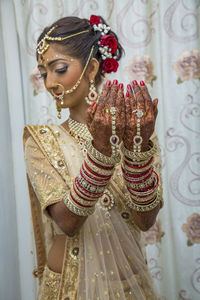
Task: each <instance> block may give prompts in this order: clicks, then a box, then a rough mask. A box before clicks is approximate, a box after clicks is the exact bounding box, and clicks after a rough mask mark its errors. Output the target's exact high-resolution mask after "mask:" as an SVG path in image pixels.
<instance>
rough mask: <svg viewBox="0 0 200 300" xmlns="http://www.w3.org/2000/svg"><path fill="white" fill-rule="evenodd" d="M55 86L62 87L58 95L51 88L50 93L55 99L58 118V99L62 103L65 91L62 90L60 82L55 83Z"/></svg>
mask: <svg viewBox="0 0 200 300" xmlns="http://www.w3.org/2000/svg"><path fill="white" fill-rule="evenodd" d="M57 86H61V87H62V89H63V91H62V93H61V94H60V95H56V94H55V93H54V91H53V90H51V93H52V95H53V97H54V99H55V100H56V109H57V112H58V119H61V107H59V106H58V101H61V102H60V104H61V105H63V104H64V102H63V97H64V94H65V92H64V86H63V85H62V84H60V83H57Z"/></svg>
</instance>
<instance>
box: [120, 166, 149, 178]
mask: <svg viewBox="0 0 200 300" xmlns="http://www.w3.org/2000/svg"><path fill="white" fill-rule="evenodd" d="M151 169H152V170H153V167H152V166H151V167H150V168H149V169H148V170H146V171H145V172H142V173H139V174H132V173H131V172H128V171H126V170H125V169H124V168H123V167H122V172H123V173H124V174H125V175H126V176H128V177H131V178H140V177H142V176H145V175H146V174H148V172H149V171H150V170H151Z"/></svg>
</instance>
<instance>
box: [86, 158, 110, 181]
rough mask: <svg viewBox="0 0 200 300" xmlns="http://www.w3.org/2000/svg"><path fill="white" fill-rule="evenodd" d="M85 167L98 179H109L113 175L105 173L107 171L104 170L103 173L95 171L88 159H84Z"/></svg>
mask: <svg viewBox="0 0 200 300" xmlns="http://www.w3.org/2000/svg"><path fill="white" fill-rule="evenodd" d="M84 168H85V169H87V172H89V174H90V175H91V176H95V177H96V178H98V179H102V180H109V179H110V178H111V176H112V173H113V172H112V173H109V174H105V172H103V173H102V174H98V173H97V172H95V171H94V170H92V168H91V166H89V165H88V164H87V162H86V161H84Z"/></svg>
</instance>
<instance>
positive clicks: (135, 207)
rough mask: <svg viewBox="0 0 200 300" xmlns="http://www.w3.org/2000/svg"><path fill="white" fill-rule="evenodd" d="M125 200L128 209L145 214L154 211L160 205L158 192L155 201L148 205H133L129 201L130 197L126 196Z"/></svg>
mask: <svg viewBox="0 0 200 300" xmlns="http://www.w3.org/2000/svg"><path fill="white" fill-rule="evenodd" d="M126 198H127V202H126V204H127V206H128V207H129V208H131V209H133V210H136V211H140V212H146V211H150V210H152V209H154V208H155V207H156V206H157V205H158V204H159V203H160V192H159V190H158V192H157V196H156V198H155V200H153V201H152V202H151V203H150V204H146V205H139V204H136V203H134V202H133V201H132V200H131V198H130V195H128V197H126Z"/></svg>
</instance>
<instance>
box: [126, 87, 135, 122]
mask: <svg viewBox="0 0 200 300" xmlns="http://www.w3.org/2000/svg"><path fill="white" fill-rule="evenodd" d="M127 91H128V93H129V97H130V106H131V118H132V119H133V120H135V116H136V114H135V112H134V111H136V109H137V103H136V99H135V95H134V93H133V90H132V87H131V85H130V84H128V85H127ZM128 93H127V94H128Z"/></svg>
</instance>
